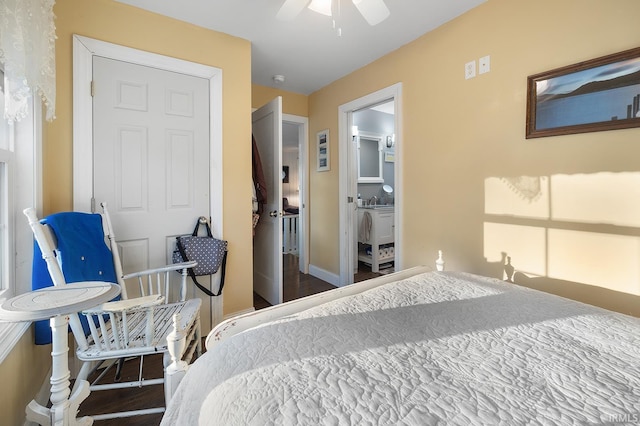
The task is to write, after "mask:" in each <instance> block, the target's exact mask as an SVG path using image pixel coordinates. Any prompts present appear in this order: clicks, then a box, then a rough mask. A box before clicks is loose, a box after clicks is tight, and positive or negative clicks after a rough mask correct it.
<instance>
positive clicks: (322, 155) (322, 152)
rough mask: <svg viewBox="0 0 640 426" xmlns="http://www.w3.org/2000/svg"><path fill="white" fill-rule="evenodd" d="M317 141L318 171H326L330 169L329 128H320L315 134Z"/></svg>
mask: <svg viewBox="0 0 640 426" xmlns="http://www.w3.org/2000/svg"><path fill="white" fill-rule="evenodd" d="M317 139H318V140H317V142H318V171H319V172H326V171H327V170H330V168H331V164H330V163H329V158H330V157H329V130H322V131H320V132H318V134H317Z"/></svg>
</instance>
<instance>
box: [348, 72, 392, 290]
mask: <svg viewBox="0 0 640 426" xmlns="http://www.w3.org/2000/svg"><path fill="white" fill-rule="evenodd" d="M390 99H393V100H394V103H393V104H394V130H395V136H396V143H395V167H394V180H395V188H394V190H393V195H394V197H393V198H394V201H395V215H394V216H395V219H394V225H395V235H394V241H395V264H394V266H395V270H396V271H400V270H402V269H403V262H402V229H403V228H402V217H403V214H402V210H403V209H402V200H403V180H402V146H403V138H402V83H396V84H394V85H392V86H389V87H386V88H384V89H381V90H378V91H377V92H374V93H370V94H368V95H366V96H363V97H361V98H358V99H355V100H353V101H351V102H348V103H346V104H343V105H340V107H338V138H339V151H340V153H339V154H340V156H339V157H338V158H339V163H340V170H339V173H340V184H339V185H340V187H339V197H340V201H339V203H338V204H339V209H340V286H345V285H348V284H353V270H354V267H355V262H356V261H357V259H355V258H354V253H353V242H354V241H355V238H356V235H355V231H354V229H355V227H354V226H353V225H354V221H355V220H357V214H356V210H355V207H354V205H355V199H356V192H357V176H356V174H357V170H355V168H354V167H350V166H349V165H350V164H351V163H352V162H353V158H354V156H355V150H354V146H353V143H352V142H351V124H352V113H353V112H354V111H357V110H360V109H363V108H366V107H368V106H371V105H375V104H378V103H381V102H383V101H386V100H390Z"/></svg>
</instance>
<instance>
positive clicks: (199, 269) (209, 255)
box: [172, 217, 227, 296]
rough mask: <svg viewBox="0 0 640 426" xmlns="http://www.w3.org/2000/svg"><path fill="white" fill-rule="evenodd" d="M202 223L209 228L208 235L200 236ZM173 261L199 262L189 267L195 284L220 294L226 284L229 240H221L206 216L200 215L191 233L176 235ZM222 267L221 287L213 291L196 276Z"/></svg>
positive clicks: (214, 271)
mask: <svg viewBox="0 0 640 426" xmlns="http://www.w3.org/2000/svg"><path fill="white" fill-rule="evenodd" d="M200 225H204V226H205V227H206V230H207V235H206V236H202V237H200V236H198V230H199V228H200ZM172 258H173V263H182V262H188V261H194V260H195V261H196V262H198V264H197V265H196V266H194V267H193V268H189V276H190V277H191V279H192V280H193V282H194V284H195V285H196V286H197V287H198V288H199V289H200V290H202V291H203V292H204V293H205V294H207V295H209V296H219V295H220V294H221V293H222V287H223V286H224V276H225V269H226V263H227V242H226V241H225V240H219V239H217V238H215V237H213V235H212V234H211V228H210V227H209V223H208V221H207V219H206V218H205V217H200V218H199V219H198V222H197V223H196V227H195V228H194V229H193V233H192V234H191V235H181V236H178V237H176V250H174V251H173V256H172ZM219 269H220V274H221V275H220V289H219V290H218V292H217V293H215V294H214V293H212V292H211V291H210V290H209V289H207V288H206V287H204V286H203V285H201V284H200V283H198V280H197V279H196V276H201V275H212V274H215V273H216V272H218V270H219Z"/></svg>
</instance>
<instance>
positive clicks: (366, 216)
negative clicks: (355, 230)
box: [360, 212, 372, 242]
mask: <svg viewBox="0 0 640 426" xmlns="http://www.w3.org/2000/svg"><path fill="white" fill-rule="evenodd" d="M371 222H372V219H371V213H369V212H364V213H363V214H362V222H360V241H363V242H368V241H369V238H371Z"/></svg>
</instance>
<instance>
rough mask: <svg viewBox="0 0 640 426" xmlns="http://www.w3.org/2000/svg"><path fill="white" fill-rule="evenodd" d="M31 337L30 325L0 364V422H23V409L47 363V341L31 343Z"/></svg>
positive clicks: (32, 395) (33, 392)
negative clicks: (1, 385)
mask: <svg viewBox="0 0 640 426" xmlns="http://www.w3.org/2000/svg"><path fill="white" fill-rule="evenodd" d="M33 339H34V336H33V327H30V329H29V331H28V332H26V333H25V334H24V335H23V336H22V338H21V339H20V341H19V342H18V344H17V345H16V346H15V348H14V349H13V351H11V353H10V354H9V355H7V358H6V359H5V360H4V361H2V364H0V383H4V384H5V389H4V391H3V392H2V395H3V397H2V398H0V413H2V424H5V425H21V424H23V422H24V419H25V411H24V409H25V407H26V406H27V404H28V403H29V402H30V401H31V400H32V399H33V398H35V396H36V393H37V392H38V389H40V386H41V385H42V384H43V382H44V380H45V376H46V374H47V372H48V371H49V368H50V367H51V361H50V359H51V358H50V353H51V345H43V346H35V345H34V344H33Z"/></svg>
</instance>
